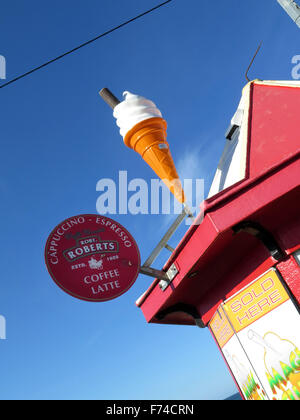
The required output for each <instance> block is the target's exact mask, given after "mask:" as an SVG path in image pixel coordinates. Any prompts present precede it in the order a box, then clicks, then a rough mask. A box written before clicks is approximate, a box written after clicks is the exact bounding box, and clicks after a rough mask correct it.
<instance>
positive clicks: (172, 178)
mask: <svg viewBox="0 0 300 420" xmlns="http://www.w3.org/2000/svg"><path fill="white" fill-rule="evenodd" d="M124 143H125V144H126V146H128V147H129V148H131V149H133V150H135V151H136V152H137V153H139V154H140V155H141V156H142V158H143V159H144V161H145V162H147V163H148V165H149V166H150V167H151V168H152V169H153V170H154V172H155V173H156V175H157V176H158V177H159V178H160V179H162V180H163V182H164V183H165V184H166V185H167V187H168V188H169V189H170V191H171V192H172V193H173V194H174V195H175V197H176V199H177V200H178V201H179V202H180V203H184V202H185V196H184V192H183V189H182V186H181V182H180V180H179V177H178V174H177V171H176V168H175V165H174V161H173V158H172V155H171V153H170V149H169V144H168V142H167V123H166V121H165V120H164V119H163V118H149V119H147V120H144V121H142V122H140V123H138V124H136V125H135V126H134V127H133V128H132V129H131V130H130V131H129V132H128V133H127V134H126V136H125V138H124Z"/></svg>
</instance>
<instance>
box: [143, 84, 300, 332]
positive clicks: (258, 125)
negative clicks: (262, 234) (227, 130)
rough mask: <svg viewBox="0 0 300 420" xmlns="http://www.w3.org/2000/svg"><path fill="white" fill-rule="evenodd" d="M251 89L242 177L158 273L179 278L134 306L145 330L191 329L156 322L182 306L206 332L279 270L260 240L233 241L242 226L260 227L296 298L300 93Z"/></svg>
mask: <svg viewBox="0 0 300 420" xmlns="http://www.w3.org/2000/svg"><path fill="white" fill-rule="evenodd" d="M251 89H252V91H251V103H250V111H249V136H248V156H247V176H246V178H245V179H244V180H243V181H241V182H239V183H237V184H235V185H233V186H232V187H230V188H228V189H226V190H224V191H222V192H220V193H219V194H217V195H215V196H214V197H211V198H210V199H208V200H206V201H205V202H204V203H202V205H201V208H202V209H203V222H202V224H200V225H199V226H198V225H194V226H192V227H191V228H190V229H189V231H188V232H187V233H186V235H185V236H184V238H183V239H182V241H181V243H180V244H179V245H178V247H177V248H176V250H175V251H174V253H173V254H172V256H171V258H170V259H169V261H168V262H167V264H166V265H165V267H164V269H165V270H167V269H168V268H169V267H170V265H171V264H172V263H173V262H175V263H176V265H177V266H178V267H179V274H178V275H177V276H176V278H175V279H174V281H173V283H172V284H171V286H169V287H168V288H167V289H166V291H164V292H163V291H161V289H160V288H159V285H158V281H155V282H154V283H153V284H152V286H151V287H150V288H149V290H148V291H147V292H146V293H145V295H144V296H143V298H142V299H140V301H139V303H138V306H140V307H141V309H142V311H143V313H144V316H145V318H146V320H147V321H148V322H155V323H167V324H172V323H173V324H183V325H185V324H194V321H193V319H192V318H191V317H187V316H186V314H185V315H183V314H182V313H179V312H177V313H174V314H172V315H168V317H166V318H165V319H162V320H161V319H158V318H157V314H159V312H160V311H162V310H164V309H167V308H169V307H171V306H173V305H175V304H178V303H185V304H189V305H192V306H195V307H196V308H197V309H198V312H199V313H200V315H201V317H202V320H203V322H204V323H205V324H207V323H208V322H209V321H210V319H211V317H212V316H213V314H214V313H215V311H216V309H217V307H218V306H219V304H220V302H222V301H224V300H225V299H227V298H229V297H230V296H232V295H233V294H234V293H236V292H237V291H239V290H240V289H242V288H243V287H244V286H246V285H247V284H248V283H250V282H251V281H253V280H255V278H257V277H259V276H260V275H261V274H263V273H264V272H265V271H267V270H268V269H269V268H270V267H272V266H275V265H276V264H277V261H276V260H274V259H273V258H272V257H271V256H270V253H269V251H268V250H267V249H266V247H265V246H264V245H263V244H262V242H261V241H260V240H258V239H257V238H255V237H253V236H251V235H249V234H247V233H240V234H234V232H233V230H232V228H233V227H234V226H236V225H237V224H239V223H240V222H242V221H252V222H256V223H259V224H260V225H261V226H263V227H264V228H265V229H267V230H268V231H269V232H270V233H271V234H272V235H273V237H274V239H275V240H276V241H277V243H278V245H279V246H280V248H281V249H282V250H283V251H284V253H285V255H286V257H285V261H284V262H281V263H280V264H279V265H278V269H279V270H280V272H281V274H282V276H283V277H284V278H285V277H286V283H287V284H288V286H289V288H290V290H291V291H292V292H293V294H294V295H295V297H296V298H297V299H299V298H300V285H299V284H300V279H299V276H298V274H299V266H298V267H296V266H295V264H296V262H295V261H294V259H293V257H292V256H290V254H291V253H292V252H294V251H295V250H296V249H299V248H300V211H299V203H300V188H299V174H300V160H299V156H300V147H299V143H300V142H299V137H300V136H299V134H298V133H299V127H298V125H299V109H300V89H299V88H296V87H295V88H290V87H287V88H286V87H278V86H264V85H260V84H259V83H255V82H254V83H252V86H251Z"/></svg>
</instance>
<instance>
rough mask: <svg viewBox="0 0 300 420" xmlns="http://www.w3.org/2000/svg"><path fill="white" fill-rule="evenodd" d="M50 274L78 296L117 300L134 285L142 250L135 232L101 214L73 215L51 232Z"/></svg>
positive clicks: (95, 300)
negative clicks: (138, 245) (133, 234)
mask: <svg viewBox="0 0 300 420" xmlns="http://www.w3.org/2000/svg"><path fill="white" fill-rule="evenodd" d="M45 260H46V265H47V268H48V271H49V274H50V276H51V277H52V279H53V280H54V281H55V283H56V284H57V285H58V286H59V287H60V288H62V289H63V290H64V291H65V292H67V293H68V294H70V295H71V296H73V297H76V298H78V299H82V300H86V301H92V302H103V301H108V300H111V299H115V298H117V297H119V296H121V295H122V294H123V293H125V292H126V291H127V290H129V288H130V287H131V286H132V285H133V283H134V282H135V280H136V279H137V276H138V274H139V270H140V253H139V249H138V247H137V245H136V242H135V240H134V239H133V237H132V236H131V234H130V233H129V232H128V231H127V230H126V229H125V228H124V227H123V226H122V225H120V224H119V223H117V222H115V221H113V220H112V219H109V218H108V217H104V216H100V215H93V214H87V215H79V216H74V217H70V218H69V219H67V220H64V221H63V222H62V223H60V224H59V225H58V226H56V227H55V228H54V229H53V231H52V232H51V234H50V236H49V238H48V240H47V243H46V247H45Z"/></svg>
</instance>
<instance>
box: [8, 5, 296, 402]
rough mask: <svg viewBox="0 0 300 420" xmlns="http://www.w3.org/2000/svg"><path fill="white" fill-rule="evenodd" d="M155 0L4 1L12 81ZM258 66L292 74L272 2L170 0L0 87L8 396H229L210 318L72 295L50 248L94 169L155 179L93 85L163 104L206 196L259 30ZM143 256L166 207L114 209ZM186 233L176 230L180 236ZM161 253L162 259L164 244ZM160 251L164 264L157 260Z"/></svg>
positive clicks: (188, 171)
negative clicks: (51, 265) (171, 319)
mask: <svg viewBox="0 0 300 420" xmlns="http://www.w3.org/2000/svg"><path fill="white" fill-rule="evenodd" d="M157 4H159V0H143V1H141V0H126V1H125V0H114V1H111V0H101V1H96V0H85V1H75V2H74V1H71V0H64V1H63V2H62V1H58V0H52V1H47V0H45V1H43V2H41V1H37V0H27V1H24V0H11V1H9V2H3V4H2V5H1V16H0V39H1V43H0V54H1V55H4V56H5V57H6V60H7V79H10V78H13V77H15V76H17V75H18V74H19V73H23V72H25V71H27V70H29V69H30V68H32V67H34V66H36V65H39V64H41V63H43V62H44V61H47V60H48V59H51V58H53V57H55V56H57V55H59V54H61V53H62V52H64V51H66V50H68V49H70V48H72V47H74V46H76V45H77V44H80V43H81V42H83V41H85V40H87V39H89V38H92V37H93V36H96V35H97V34H99V33H101V32H104V31H106V30H108V29H110V28H111V27H113V26H116V25H118V24H120V23H121V22H123V21H125V20H127V19H129V18H131V17H133V16H135V15H137V14H139V13H141V12H143V11H144V10H146V9H149V8H151V7H153V6H155V5H157ZM261 40H263V42H264V44H263V49H262V51H261V53H260V55H259V56H258V58H257V61H256V63H255V66H254V67H253V69H252V70H251V73H250V74H251V77H252V78H262V79H290V78H291V70H292V64H291V59H292V57H293V56H294V55H297V54H300V47H299V29H298V28H297V26H296V25H294V24H293V23H292V21H291V20H290V19H289V18H288V16H286V15H285V14H284V12H283V11H282V9H281V8H280V7H279V6H278V4H277V2H276V0H249V1H241V0H226V1H224V0H214V1H204V0H174V1H173V2H171V3H170V4H168V5H167V6H166V7H164V8H162V9H159V10H157V11H155V12H154V13H153V14H151V15H148V16H146V17H144V18H143V19H141V20H139V21H137V22H134V23H133V24H131V25H130V26H127V27H125V28H122V29H121V30H119V31H117V32H114V33H113V34H111V35H109V36H108V37H106V38H103V39H101V40H100V41H98V42H97V43H95V44H93V45H90V46H88V47H86V48H84V49H83V50H81V51H79V52H77V53H75V54H74V55H72V56H68V57H66V58H65V59H64V60H62V61H60V62H57V63H54V64H52V65H51V66H49V67H47V68H46V69H43V70H41V71H39V72H37V73H35V74H34V75H32V76H30V77H28V78H26V79H23V80H21V81H19V82H17V83H15V84H13V85H11V86H8V87H6V88H5V89H2V90H0V123H1V125H0V127H1V144H2V147H1V156H0V173H1V175H0V192H1V219H0V232H1V242H2V246H1V281H0V314H2V315H4V316H5V317H6V319H7V340H6V341H0V355H1V356H0V366H1V368H0V372H1V375H0V378H1V379H0V398H1V399H200V400H201V399H223V398H226V397H228V396H230V395H231V394H233V393H235V392H236V388H235V385H234V383H233V381H232V379H231V377H230V375H229V373H228V372H227V368H226V367H225V365H224V362H223V360H222V358H221V356H220V355H219V352H218V350H217V348H216V346H215V344H214V342H213V339H212V338H211V337H210V334H209V332H208V330H200V329H197V328H193V327H180V326H160V325H147V323H146V321H145V319H144V317H143V314H142V312H141V311H140V310H139V309H137V308H136V306H135V301H136V299H137V298H138V297H139V296H140V295H141V294H142V293H143V292H144V291H145V290H146V289H147V288H148V286H149V285H150V283H151V282H152V280H151V279H150V278H147V277H144V276H140V277H139V278H138V280H137V282H136V283H135V285H134V286H133V287H132V288H131V289H130V291H129V292H128V293H126V294H125V295H123V296H121V297H120V298H118V299H116V300H114V301H110V302H106V303H98V304H94V303H88V302H82V301H79V300H76V299H74V298H72V297H70V296H69V295H67V294H65V293H64V292H62V291H61V290H60V289H59V288H58V287H57V286H56V285H55V284H54V282H53V281H52V280H51V278H50V276H49V275H48V273H47V271H46V267H45V264H44V256H43V252H44V245H45V242H46V240H47V237H48V235H49V233H50V232H51V230H52V229H53V228H54V227H55V226H56V225H57V224H58V223H60V222H61V221H62V220H64V219H66V218H68V217H70V216H73V215H77V214H82V213H96V200H97V197H98V196H99V193H98V192H97V191H96V183H97V181H98V180H99V179H101V178H113V179H117V177H118V171H119V170H128V176H129V179H132V178H136V177H140V178H144V179H146V180H150V179H151V178H153V174H152V172H151V170H150V169H149V168H148V167H147V166H146V165H145V163H144V162H143V161H142V160H141V159H140V158H139V156H138V155H136V154H135V153H134V152H132V151H131V150H129V149H126V148H125V146H124V145H123V144H122V140H121V137H120V136H119V133H118V130H117V128H116V125H115V121H114V119H113V117H112V113H111V111H110V109H109V108H108V107H107V106H106V105H105V104H104V103H103V102H102V101H101V100H100V99H99V97H98V91H99V90H100V89H101V88H102V87H105V86H107V87H109V88H111V90H113V91H114V92H115V93H116V94H117V95H118V96H121V93H122V92H123V91H124V90H130V91H133V92H135V93H139V94H141V95H143V96H146V97H148V98H150V99H152V100H154V101H155V102H156V103H157V105H158V106H159V108H160V109H161V110H162V112H163V115H164V117H165V118H166V120H167V121H168V124H169V129H168V133H169V137H168V139H169V142H170V144H171V147H172V152H173V156H174V159H175V161H176V164H177V165H178V167H179V168H181V171H180V172H181V173H180V175H181V176H191V177H195V176H196V177H198V178H204V179H205V185H206V192H207V191H208V188H209V185H210V182H211V180H212V177H213V175H214V172H215V168H216V165H217V162H218V160H219V157H220V154H221V152H222V149H223V146H224V132H225V130H226V128H227V126H228V124H229V120H230V119H231V117H232V114H233V113H234V111H235V109H236V106H237V104H238V102H239V99H240V94H241V89H242V88H243V86H244V84H245V78H244V73H245V69H246V68H247V66H248V63H249V61H250V59H251V57H252V55H253V53H254V52H255V50H256V48H257V46H258V44H259V42H260V41H261ZM115 219H116V220H117V221H119V222H120V223H122V224H123V225H124V226H125V227H126V228H127V229H128V230H129V231H130V232H131V233H132V235H133V236H134V237H135V238H136V241H137V243H138V245H139V247H140V251H141V256H142V260H144V259H145V258H146V257H147V256H148V254H149V252H150V250H151V249H152V248H153V247H154V245H155V244H156V241H157V240H158V239H159V235H160V233H162V226H164V225H166V223H165V216H132V215H128V216H115ZM183 233H184V232H183V231H182V230H181V231H180V232H179V233H178V235H177V238H175V239H177V240H178V239H180V236H181V235H182V234H183ZM164 258H166V255H165V256H164ZM162 264H163V261H158V263H157V265H162Z"/></svg>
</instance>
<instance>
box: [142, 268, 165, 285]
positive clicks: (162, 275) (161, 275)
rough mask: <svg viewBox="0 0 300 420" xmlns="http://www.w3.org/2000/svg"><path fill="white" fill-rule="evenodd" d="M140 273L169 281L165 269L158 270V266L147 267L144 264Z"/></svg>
mask: <svg viewBox="0 0 300 420" xmlns="http://www.w3.org/2000/svg"><path fill="white" fill-rule="evenodd" d="M140 273H141V274H145V275H146V276H149V277H154V278H155V279H159V280H163V281H167V282H168V281H169V277H168V275H167V273H166V272H165V271H162V270H157V269H156V268H152V267H145V266H144V265H143V266H142V267H141V268H140Z"/></svg>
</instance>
